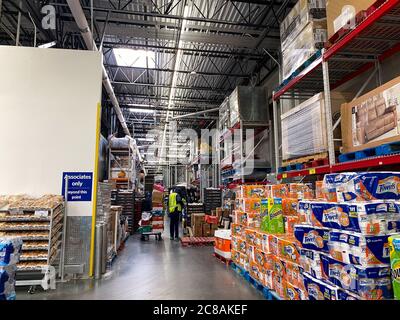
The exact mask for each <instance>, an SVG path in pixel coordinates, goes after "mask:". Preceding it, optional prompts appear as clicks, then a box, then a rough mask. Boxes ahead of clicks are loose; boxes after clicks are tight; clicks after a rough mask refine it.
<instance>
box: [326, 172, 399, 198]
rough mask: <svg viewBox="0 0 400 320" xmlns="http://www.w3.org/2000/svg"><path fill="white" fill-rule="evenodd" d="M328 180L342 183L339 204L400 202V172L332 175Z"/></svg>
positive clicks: (338, 195)
mask: <svg viewBox="0 0 400 320" xmlns="http://www.w3.org/2000/svg"><path fill="white" fill-rule="evenodd" d="M327 176H330V177H329V178H327V177H326V176H325V178H327V179H328V180H334V181H340V182H339V183H338V186H337V189H336V192H337V198H338V201H339V202H343V201H362V200H365V201H370V200H400V173H399V172H368V173H347V174H332V175H327Z"/></svg>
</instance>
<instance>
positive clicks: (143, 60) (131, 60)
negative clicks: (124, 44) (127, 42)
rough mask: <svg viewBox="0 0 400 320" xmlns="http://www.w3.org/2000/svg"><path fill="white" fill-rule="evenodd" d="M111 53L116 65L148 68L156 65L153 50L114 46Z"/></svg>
mask: <svg viewBox="0 0 400 320" xmlns="http://www.w3.org/2000/svg"><path fill="white" fill-rule="evenodd" d="M113 53H114V57H115V61H116V62H117V65H118V66H121V67H136V68H149V69H154V68H155V67H156V62H155V60H156V53H155V52H154V51H147V50H136V49H127V48H115V49H113Z"/></svg>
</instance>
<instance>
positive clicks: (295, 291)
mask: <svg viewBox="0 0 400 320" xmlns="http://www.w3.org/2000/svg"><path fill="white" fill-rule="evenodd" d="M285 299H286V300H295V301H300V300H308V297H307V294H306V292H305V291H304V290H301V289H299V288H298V287H296V286H294V285H292V284H291V283H289V282H286V292H285Z"/></svg>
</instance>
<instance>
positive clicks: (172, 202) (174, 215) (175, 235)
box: [168, 189, 185, 240]
mask: <svg viewBox="0 0 400 320" xmlns="http://www.w3.org/2000/svg"><path fill="white" fill-rule="evenodd" d="M184 206H185V200H184V199H183V198H182V197H181V195H180V194H179V193H178V192H177V190H175V189H173V190H171V193H170V194H169V199H168V212H169V217H170V236H171V237H170V239H171V240H174V239H175V240H179V218H180V215H181V214H182V210H183V208H184Z"/></svg>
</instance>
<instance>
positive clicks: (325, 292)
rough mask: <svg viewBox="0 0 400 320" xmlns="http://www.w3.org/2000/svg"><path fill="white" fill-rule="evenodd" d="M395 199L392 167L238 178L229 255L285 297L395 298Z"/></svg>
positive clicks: (399, 195) (398, 190) (398, 291)
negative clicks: (254, 180) (304, 177)
mask: <svg viewBox="0 0 400 320" xmlns="http://www.w3.org/2000/svg"><path fill="white" fill-rule="evenodd" d="M399 200H400V173H393V172H379V173H341V174H328V175H326V176H325V177H324V180H323V181H318V182H316V183H315V187H314V185H313V184H308V183H304V184H298V183H297V184H287V185H286V184H280V185H268V186H260V185H258V186H251V185H243V186H240V187H238V189H237V190H236V210H235V211H234V224H233V225H232V261H233V263H234V266H236V267H238V268H240V269H242V270H243V271H244V272H246V273H247V275H248V276H249V277H250V278H251V279H253V281H255V282H256V283H259V284H261V285H262V286H264V287H265V288H267V289H268V290H271V291H272V292H274V293H275V294H277V295H278V296H279V297H280V298H281V299H285V300H386V299H393V298H395V299H400V277H399V267H400V263H399V256H400V254H399V247H400V246H399V242H400V241H399V239H400V237H399V233H400V202H399ZM390 258H392V269H393V270H391V264H390V263H391V261H390Z"/></svg>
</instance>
